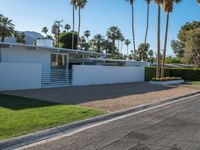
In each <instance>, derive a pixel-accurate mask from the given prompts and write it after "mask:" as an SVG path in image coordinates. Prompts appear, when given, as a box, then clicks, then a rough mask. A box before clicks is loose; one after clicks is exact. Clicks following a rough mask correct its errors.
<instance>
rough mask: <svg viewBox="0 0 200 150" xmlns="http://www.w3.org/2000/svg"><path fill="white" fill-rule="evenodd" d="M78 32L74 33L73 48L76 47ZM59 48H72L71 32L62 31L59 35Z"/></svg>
mask: <svg viewBox="0 0 200 150" xmlns="http://www.w3.org/2000/svg"><path fill="white" fill-rule="evenodd" d="M77 37H78V34H77V33H75V34H74V49H77ZM60 48H67V49H72V32H63V33H62V34H61V35H60Z"/></svg>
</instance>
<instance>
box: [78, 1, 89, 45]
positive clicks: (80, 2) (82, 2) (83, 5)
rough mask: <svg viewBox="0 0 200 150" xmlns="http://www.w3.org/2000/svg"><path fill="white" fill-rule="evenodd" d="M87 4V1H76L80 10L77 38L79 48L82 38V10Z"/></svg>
mask: <svg viewBox="0 0 200 150" xmlns="http://www.w3.org/2000/svg"><path fill="white" fill-rule="evenodd" d="M86 3H87V0H76V5H75V6H76V8H77V9H78V16H79V17H78V18H79V23H78V38H77V48H78V45H79V40H80V38H79V36H80V31H81V9H83V8H84V7H85V5H86Z"/></svg>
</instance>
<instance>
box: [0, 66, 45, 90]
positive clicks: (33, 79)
mask: <svg viewBox="0 0 200 150" xmlns="http://www.w3.org/2000/svg"><path fill="white" fill-rule="evenodd" d="M41 70H42V68H41V65H40V64H22V63H0V91H5V90H22V89H37V88H41Z"/></svg>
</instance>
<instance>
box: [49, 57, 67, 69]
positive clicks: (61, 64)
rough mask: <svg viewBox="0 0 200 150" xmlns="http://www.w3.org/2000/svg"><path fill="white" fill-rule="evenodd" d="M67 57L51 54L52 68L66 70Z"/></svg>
mask: <svg viewBox="0 0 200 150" xmlns="http://www.w3.org/2000/svg"><path fill="white" fill-rule="evenodd" d="M66 60H67V57H66V55H62V54H51V68H53V69H66Z"/></svg>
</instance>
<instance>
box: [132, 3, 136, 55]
mask: <svg viewBox="0 0 200 150" xmlns="http://www.w3.org/2000/svg"><path fill="white" fill-rule="evenodd" d="M132 34H133V50H134V52H135V51H136V47H135V29H134V5H133V4H132Z"/></svg>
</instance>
